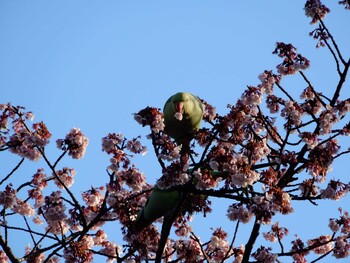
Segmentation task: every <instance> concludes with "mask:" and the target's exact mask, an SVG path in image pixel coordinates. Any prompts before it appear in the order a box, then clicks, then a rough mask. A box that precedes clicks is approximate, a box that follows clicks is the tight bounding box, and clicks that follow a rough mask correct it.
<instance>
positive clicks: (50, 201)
mask: <svg viewBox="0 0 350 263" xmlns="http://www.w3.org/2000/svg"><path fill="white" fill-rule="evenodd" d="M41 210H42V215H43V216H44V218H45V221H46V223H47V227H46V230H47V231H48V232H49V233H53V234H56V235H63V234H65V233H66V232H67V231H68V230H69V225H68V217H67V215H66V213H65V212H66V206H65V205H64V203H63V201H62V198H61V192H60V191H56V192H53V193H51V195H50V196H46V197H45V204H44V205H43V206H42V207H41Z"/></svg>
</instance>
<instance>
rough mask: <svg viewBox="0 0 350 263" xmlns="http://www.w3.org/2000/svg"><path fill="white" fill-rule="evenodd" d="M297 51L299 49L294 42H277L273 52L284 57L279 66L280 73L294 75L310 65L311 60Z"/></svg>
mask: <svg viewBox="0 0 350 263" xmlns="http://www.w3.org/2000/svg"><path fill="white" fill-rule="evenodd" d="M296 51H297V49H296V48H295V47H294V46H293V45H292V44H285V43H283V42H277V43H276V48H275V50H274V51H273V54H277V55H278V56H279V57H281V58H284V60H283V62H282V63H281V64H279V65H278V66H277V71H278V73H279V74H281V75H292V74H295V73H297V72H298V71H301V70H305V69H307V68H309V67H310V61H309V60H308V59H307V58H305V57H303V56H302V55H301V54H298V53H296Z"/></svg>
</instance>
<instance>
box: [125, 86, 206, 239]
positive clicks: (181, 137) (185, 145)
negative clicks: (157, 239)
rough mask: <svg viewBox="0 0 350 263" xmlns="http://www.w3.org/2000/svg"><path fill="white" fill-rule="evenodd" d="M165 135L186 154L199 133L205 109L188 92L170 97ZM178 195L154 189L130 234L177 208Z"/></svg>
mask: <svg viewBox="0 0 350 263" xmlns="http://www.w3.org/2000/svg"><path fill="white" fill-rule="evenodd" d="M163 113H164V124H165V132H166V133H167V134H168V135H169V136H170V137H172V138H174V139H175V141H176V143H177V144H178V145H180V144H181V145H182V149H181V150H184V149H185V150H184V151H185V152H188V151H189V143H190V141H191V139H192V138H193V133H194V131H196V130H198V129H199V127H200V124H201V121H202V118H203V114H204V105H203V103H202V102H201V101H200V100H199V99H198V98H197V97H196V96H193V95H192V94H190V93H187V92H179V93H176V94H175V95H173V96H171V97H170V98H169V99H168V100H167V102H166V103H165V105H164V109H163ZM181 194H182V193H181V192H180V191H177V190H170V189H164V190H162V189H159V187H158V186H157V185H156V186H155V187H154V189H153V191H152V193H151V195H150V197H149V198H148V200H147V202H146V204H145V206H144V207H143V208H142V210H141V211H140V212H139V213H138V215H137V218H136V220H135V221H134V222H133V224H132V227H131V229H132V232H134V233H137V232H140V231H141V230H142V229H144V228H145V227H147V226H149V225H151V224H152V222H154V221H155V220H156V219H158V218H160V217H162V216H165V215H167V214H169V213H171V211H172V210H173V209H174V208H175V207H176V204H177V202H178V201H179V200H180V198H181Z"/></svg>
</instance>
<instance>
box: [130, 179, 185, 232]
mask: <svg viewBox="0 0 350 263" xmlns="http://www.w3.org/2000/svg"><path fill="white" fill-rule="evenodd" d="M180 196H181V192H179V191H176V190H170V189H169V190H168V189H164V190H162V189H159V187H158V186H157V185H155V186H154V188H153V191H152V193H151V195H150V197H149V198H148V200H147V202H146V204H145V206H144V207H143V208H142V210H141V211H140V212H139V213H138V215H137V218H136V220H135V221H134V223H133V228H134V231H135V232H139V231H141V230H142V229H143V228H145V227H148V226H149V225H151V224H152V223H153V222H154V221H155V220H157V219H158V218H160V217H162V216H165V215H167V214H169V213H170V212H171V211H172V210H173V209H174V208H175V207H176V204H177V202H178V200H179V199H180Z"/></svg>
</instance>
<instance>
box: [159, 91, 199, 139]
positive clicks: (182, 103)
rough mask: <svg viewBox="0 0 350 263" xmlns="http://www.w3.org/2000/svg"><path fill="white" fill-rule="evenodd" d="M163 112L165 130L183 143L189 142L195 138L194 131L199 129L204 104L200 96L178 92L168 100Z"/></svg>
mask: <svg viewBox="0 0 350 263" xmlns="http://www.w3.org/2000/svg"><path fill="white" fill-rule="evenodd" d="M163 113H164V124H165V132H166V133H167V134H168V135H169V136H171V137H172V138H174V139H175V140H177V142H178V143H179V144H183V141H186V143H188V142H189V141H190V140H191V139H192V138H193V132H194V131H196V130H198V129H199V126H200V123H201V120H202V118H203V113H204V106H203V103H202V102H201V101H200V99H198V97H196V96H194V95H192V94H190V93H188V92H178V93H176V94H174V95H173V96H171V97H170V98H169V99H168V100H167V101H166V103H165V105H164V110H163ZM180 140H181V142H180Z"/></svg>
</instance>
